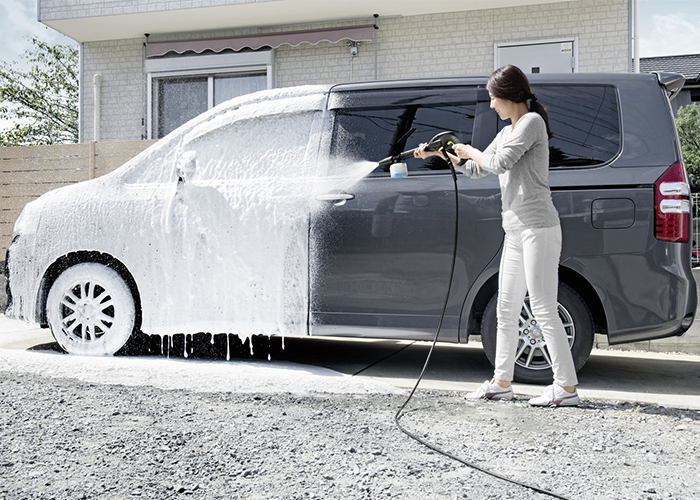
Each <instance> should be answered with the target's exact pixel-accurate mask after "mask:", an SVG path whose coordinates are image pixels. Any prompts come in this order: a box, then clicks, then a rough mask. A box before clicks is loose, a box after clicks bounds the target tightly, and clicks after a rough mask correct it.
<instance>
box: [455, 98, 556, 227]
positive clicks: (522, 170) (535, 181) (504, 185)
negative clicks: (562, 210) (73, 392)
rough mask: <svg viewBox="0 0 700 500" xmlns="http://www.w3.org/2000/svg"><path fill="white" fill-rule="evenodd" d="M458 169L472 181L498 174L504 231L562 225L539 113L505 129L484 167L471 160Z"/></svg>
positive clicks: (486, 154)
mask: <svg viewBox="0 0 700 500" xmlns="http://www.w3.org/2000/svg"><path fill="white" fill-rule="evenodd" d="M456 169H457V170H459V171H460V172H462V173H463V174H465V175H467V176H469V177H472V178H479V177H484V176H485V175H488V174H496V175H498V180H499V183H500V185H501V204H502V216H503V228H504V229H519V228H523V227H526V228H543V227H553V226H556V225H558V224H559V214H558V213H557V210H556V208H554V203H553V202H552V193H551V192H550V190H549V182H548V179H549V138H548V137H547V127H546V126H545V123H544V120H543V119H542V117H541V116H540V115H539V114H537V113H534V112H530V113H526V114H525V115H523V116H522V117H521V118H520V119H519V120H518V121H517V123H516V124H515V127H513V125H510V126H508V127H504V128H503V130H501V131H500V132H499V133H498V135H497V136H496V138H495V139H494V140H493V141H492V142H491V144H489V146H488V147H487V148H486V149H485V150H484V157H483V160H482V164H481V165H479V164H478V163H476V162H475V161H473V160H468V161H467V162H466V163H465V164H464V165H462V166H459V167H456Z"/></svg>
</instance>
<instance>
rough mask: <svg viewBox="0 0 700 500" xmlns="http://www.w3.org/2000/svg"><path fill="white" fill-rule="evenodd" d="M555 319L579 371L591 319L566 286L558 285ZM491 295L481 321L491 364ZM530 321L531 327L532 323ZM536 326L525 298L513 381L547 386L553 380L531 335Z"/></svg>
mask: <svg viewBox="0 0 700 500" xmlns="http://www.w3.org/2000/svg"><path fill="white" fill-rule="evenodd" d="M557 302H558V307H559V317H560V318H561V319H562V323H563V324H564V330H565V331H566V335H567V338H568V340H569V347H570V348H571V355H572V356H573V359H574V365H575V367H576V371H578V370H580V369H581V368H582V367H583V365H584V364H586V361H588V357H589V356H590V354H591V349H592V348H593V340H594V325H593V317H592V316H591V312H590V310H589V309H588V306H587V305H586V303H585V301H584V300H583V299H582V298H581V296H580V295H579V294H578V293H576V292H575V291H574V289H573V288H571V287H570V286H568V285H566V284H564V283H559V292H558V301H557ZM497 303H498V294H495V295H494V296H493V297H492V298H491V300H490V301H489V302H488V304H487V305H486V309H485V310H484V315H483V317H482V321H481V342H482V344H483V346H484V352H485V353H486V357H487V358H488V359H489V361H490V362H491V364H492V365H493V364H494V363H495V359H496V305H497ZM533 321H534V323H532V322H533ZM536 324H537V322H536V320H535V318H534V316H533V315H532V312H531V311H530V303H529V299H528V298H526V299H525V302H524V304H523V309H522V312H521V315H520V325H519V328H518V334H519V341H518V349H517V351H516V360H515V370H514V374H513V378H514V380H515V381H516V382H521V383H534V384H547V383H551V382H552V379H553V377H554V374H553V372H552V365H551V362H550V361H549V353H548V351H547V346H546V342H544V339H539V338H537V335H532V332H533V330H532V328H531V327H532V326H536Z"/></svg>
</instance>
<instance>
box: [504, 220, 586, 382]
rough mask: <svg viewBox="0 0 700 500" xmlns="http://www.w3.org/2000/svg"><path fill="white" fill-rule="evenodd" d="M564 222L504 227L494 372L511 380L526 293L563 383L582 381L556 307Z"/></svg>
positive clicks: (553, 364)
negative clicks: (577, 375) (514, 227)
mask: <svg viewBox="0 0 700 500" xmlns="http://www.w3.org/2000/svg"><path fill="white" fill-rule="evenodd" d="M560 255H561V227H560V226H559V225H557V226H554V227H547V228H537V229H518V230H506V237H505V242H504V245H503V254H502V257H501V265H500V275H499V279H498V306H497V309H496V311H497V312H496V314H497V320H498V322H497V325H498V326H497V333H496V360H495V372H494V377H495V378H497V379H500V380H507V381H512V380H513V369H514V367H515V355H516V350H517V347H518V340H519V333H518V319H519V317H520V311H521V310H522V307H523V301H524V300H525V296H526V294H527V293H528V291H529V293H530V307H531V309H532V314H533V315H534V316H535V319H536V320H537V323H538V324H539V326H540V328H541V329H542V333H543V335H544V340H545V342H546V343H547V349H548V351H549V354H550V357H551V360H552V369H553V371H554V382H555V383H556V384H558V385H560V386H562V387H568V386H574V385H576V384H577V383H578V380H577V378H576V368H575V367H574V361H573V358H572V356H571V351H570V349H569V342H568V340H567V338H566V332H565V331H564V326H563V325H562V322H561V319H560V318H559V313H558V312H557V288H558V281H559V277H558V274H559V272H558V270H559V257H560Z"/></svg>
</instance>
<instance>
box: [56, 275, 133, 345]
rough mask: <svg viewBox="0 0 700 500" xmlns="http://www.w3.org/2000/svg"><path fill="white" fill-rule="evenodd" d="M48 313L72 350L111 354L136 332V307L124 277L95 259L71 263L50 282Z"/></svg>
mask: <svg viewBox="0 0 700 500" xmlns="http://www.w3.org/2000/svg"><path fill="white" fill-rule="evenodd" d="M46 316H47V319H48V323H49V327H50V328H51V333H52V334H53V336H54V338H55V339H56V342H57V343H58V345H60V346H61V348H63V350H65V351H66V352H67V353H69V354H77V355H86V356H111V355H113V354H114V353H115V352H117V351H118V350H119V349H121V348H122V347H123V346H124V345H125V344H126V342H127V341H128V340H129V338H130V337H131V335H132V333H133V332H134V326H135V321H136V307H135V303H134V297H133V294H132V293H131V290H130V288H129V285H128V284H127V283H126V281H125V280H124V278H122V276H121V275H120V274H119V273H118V272H117V271H115V270H114V269H112V268H110V267H107V266H105V265H103V264H98V263H95V262H86V263H83V264H77V265H75V266H72V267H69V268H68V269H66V270H65V271H63V272H62V273H61V274H60V275H59V276H58V278H57V279H56V281H54V283H53V284H52V285H51V289H50V290H49V294H48V297H47V299H46Z"/></svg>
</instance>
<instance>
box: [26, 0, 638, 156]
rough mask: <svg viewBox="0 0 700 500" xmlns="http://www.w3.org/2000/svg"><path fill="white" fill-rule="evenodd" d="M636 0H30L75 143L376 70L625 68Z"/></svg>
mask: <svg viewBox="0 0 700 500" xmlns="http://www.w3.org/2000/svg"><path fill="white" fill-rule="evenodd" d="M633 10H634V0H570V1H559V0H463V1H461V2H454V1H450V2H448V1H445V0H432V1H430V2H425V1H417V0H383V1H373V2H371V1H368V0H355V1H354V2H334V1H330V0H325V1H318V0H316V1H314V0H169V1H167V2H166V1H161V0H156V1H147V0H125V1H117V0H98V1H87V0H38V19H39V21H40V22H42V23H44V24H45V25H47V26H50V27H51V28H53V29H55V30H57V31H59V32H61V33H63V34H65V35H67V36H69V37H70V38H72V39H74V40H76V41H77V42H78V43H79V47H80V66H81V67H80V89H81V93H80V130H81V132H80V140H81V142H88V141H94V140H97V141H122V140H138V139H149V138H159V137H162V136H163V135H164V134H166V133H168V132H169V131H171V130H173V129H174V128H175V127H177V126H179V125H180V124H182V123H184V122H185V121H187V120H188V119H189V118H192V117H193V116H195V115H197V114H199V113H201V112H202V111H204V110H206V109H208V108H210V107H212V106H214V105H216V104H218V103H219V102H221V101H223V100H226V99H229V98H231V97H234V96H237V95H241V94H244V93H247V92H252V91H255V90H259V89H265V88H276V87H286V86H292V85H304V84H320V83H323V84H328V83H335V82H347V81H363V80H373V79H391V78H406V77H408V78H412V77H427V76H453V75H465V74H490V73H491V72H492V71H493V70H494V69H495V68H496V67H499V66H501V65H503V64H507V63H513V64H516V65H518V66H520V67H521V68H523V69H524V71H526V72H529V73H536V72H552V71H556V72H562V71H567V72H568V71H573V72H575V71H580V72H628V71H631V70H632V50H633V49H632V48H633V44H632V33H631V32H632V24H633V23H632V21H631V20H632V14H633Z"/></svg>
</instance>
